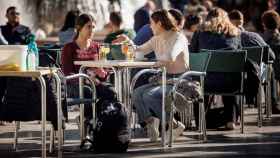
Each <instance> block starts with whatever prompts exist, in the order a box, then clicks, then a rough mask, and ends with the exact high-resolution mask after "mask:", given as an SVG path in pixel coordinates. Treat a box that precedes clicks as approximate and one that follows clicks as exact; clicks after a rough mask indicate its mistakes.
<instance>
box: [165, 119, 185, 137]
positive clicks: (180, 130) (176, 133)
mask: <svg viewBox="0 0 280 158" xmlns="http://www.w3.org/2000/svg"><path fill="white" fill-rule="evenodd" d="M184 130H185V125H184V124H183V123H182V122H177V127H176V128H173V129H172V134H173V136H172V142H173V141H175V140H176V139H177V138H178V137H179V136H181V135H182V134H183V132H184ZM166 134H167V137H166V139H167V142H169V139H170V131H168V132H167V133H166Z"/></svg>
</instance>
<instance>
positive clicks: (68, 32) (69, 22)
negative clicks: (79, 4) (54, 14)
mask: <svg viewBox="0 0 280 158" xmlns="http://www.w3.org/2000/svg"><path fill="white" fill-rule="evenodd" d="M79 14H80V11H78V10H71V11H69V12H68V13H67V15H66V17H65V21H64V25H63V27H62V28H61V30H60V31H59V32H58V38H59V44H60V45H62V46H63V45H65V44H66V43H69V42H72V41H73V39H74V37H75V34H76V32H75V22H76V19H77V18H78V16H79Z"/></svg>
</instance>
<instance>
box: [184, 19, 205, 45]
mask: <svg viewBox="0 0 280 158" xmlns="http://www.w3.org/2000/svg"><path fill="white" fill-rule="evenodd" d="M185 21H186V22H185V26H184V33H185V35H186V37H187V38H188V40H189V41H191V39H192V35H193V33H194V32H195V31H196V30H197V29H198V27H199V25H200V24H201V23H202V17H200V16H197V15H192V14H190V15H187V16H186V17H185Z"/></svg>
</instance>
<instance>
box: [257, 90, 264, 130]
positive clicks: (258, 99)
mask: <svg viewBox="0 0 280 158" xmlns="http://www.w3.org/2000/svg"><path fill="white" fill-rule="evenodd" d="M256 104H257V107H258V127H262V119H263V116H262V86H261V85H260V86H259V91H258V94H257V98H256Z"/></svg>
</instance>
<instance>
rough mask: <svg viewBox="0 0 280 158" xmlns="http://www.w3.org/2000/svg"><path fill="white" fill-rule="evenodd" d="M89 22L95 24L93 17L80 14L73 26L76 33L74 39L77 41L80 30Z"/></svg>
mask: <svg viewBox="0 0 280 158" xmlns="http://www.w3.org/2000/svg"><path fill="white" fill-rule="evenodd" d="M90 21H92V22H95V20H94V19H93V17H92V16H91V15H89V14H82V15H80V16H79V17H78V18H77V21H76V25H75V28H76V31H77V33H76V36H75V38H74V39H77V38H78V37H79V33H80V31H81V29H82V28H83V27H84V26H85V24H87V23H88V22H90Z"/></svg>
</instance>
